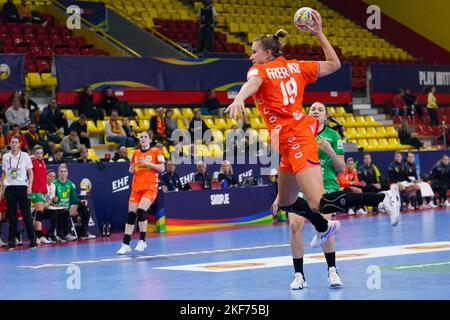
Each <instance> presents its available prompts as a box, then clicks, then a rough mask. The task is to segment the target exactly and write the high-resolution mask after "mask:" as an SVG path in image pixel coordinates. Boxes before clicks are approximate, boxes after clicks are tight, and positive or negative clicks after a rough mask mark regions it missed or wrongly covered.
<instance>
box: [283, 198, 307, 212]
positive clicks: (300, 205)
mask: <svg viewBox="0 0 450 320" xmlns="http://www.w3.org/2000/svg"><path fill="white" fill-rule="evenodd" d="M280 209H282V210H284V211H286V212H296V213H298V212H311V211H312V210H311V208H310V207H309V205H308V202H306V200H305V199H302V198H297V200H296V201H295V202H294V203H293V204H291V205H289V206H286V207H280Z"/></svg>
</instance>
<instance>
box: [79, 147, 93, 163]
mask: <svg viewBox="0 0 450 320" xmlns="http://www.w3.org/2000/svg"><path fill="white" fill-rule="evenodd" d="M89 162H93V161H92V160H91V159H89V150H88V148H86V147H81V151H80V157H79V158H78V159H77V163H89Z"/></svg>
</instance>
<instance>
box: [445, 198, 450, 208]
mask: <svg viewBox="0 0 450 320" xmlns="http://www.w3.org/2000/svg"><path fill="white" fill-rule="evenodd" d="M444 206H445V207H447V208H448V207H450V202H448V200H445V202H444Z"/></svg>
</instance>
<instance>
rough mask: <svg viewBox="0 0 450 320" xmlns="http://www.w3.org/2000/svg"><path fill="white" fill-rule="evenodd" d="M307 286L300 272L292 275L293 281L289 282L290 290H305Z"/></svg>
mask: <svg viewBox="0 0 450 320" xmlns="http://www.w3.org/2000/svg"><path fill="white" fill-rule="evenodd" d="M307 286H308V284H307V283H306V281H305V279H303V276H302V274H301V273H300V272H296V273H294V280H293V281H292V282H291V285H290V287H291V290H300V289H303V288H306V287H307Z"/></svg>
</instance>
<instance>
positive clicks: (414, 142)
mask: <svg viewBox="0 0 450 320" xmlns="http://www.w3.org/2000/svg"><path fill="white" fill-rule="evenodd" d="M398 138H399V139H400V143H401V144H405V145H411V146H413V147H414V148H415V149H417V150H420V148H421V147H423V143H422V142H421V141H420V140H419V138H417V137H413V136H412V134H411V133H409V132H408V122H406V121H403V122H402V127H401V128H400V129H398Z"/></svg>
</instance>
